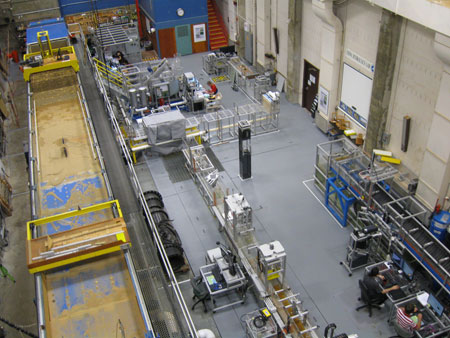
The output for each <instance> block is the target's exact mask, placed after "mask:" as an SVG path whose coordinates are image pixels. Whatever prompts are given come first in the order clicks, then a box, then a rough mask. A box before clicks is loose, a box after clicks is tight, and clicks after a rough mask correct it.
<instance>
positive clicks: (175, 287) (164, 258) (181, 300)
mask: <svg viewBox="0 0 450 338" xmlns="http://www.w3.org/2000/svg"><path fill="white" fill-rule="evenodd" d="M88 58H89V61H90V63H91V65H92V66H94V67H93V69H94V75H96V76H94V78H95V79H96V83H97V86H98V87H99V90H100V92H101V93H102V95H103V98H104V101H105V104H106V110H107V113H108V115H109V117H110V120H111V123H112V126H113V129H114V131H115V133H116V137H117V139H118V140H119V145H120V148H121V150H122V154H123V155H124V156H125V160H126V162H127V167H128V169H129V171H130V174H131V181H132V182H133V184H134V187H135V189H136V190H137V194H138V198H139V202H140V203H141V206H142V208H143V209H144V212H145V216H146V219H147V221H148V224H149V227H150V230H151V232H152V234H153V236H154V238H155V243H156V246H157V249H158V252H159V254H160V256H161V258H162V262H163V265H164V268H165V270H166V272H167V274H168V276H169V279H170V283H171V286H172V288H173V290H174V293H175V296H176V298H177V301H178V303H179V305H180V308H181V311H182V313H183V316H184V319H185V321H186V324H187V326H188V329H189V333H190V335H191V336H192V337H198V336H197V330H196V329H195V325H194V322H193V320H192V317H191V315H190V313H189V309H188V308H187V305H186V303H185V301H184V298H183V294H182V292H181V290H180V288H179V286H178V281H177V279H176V277H175V274H174V272H173V270H172V267H171V265H170V262H169V258H168V257H167V254H166V251H165V250H164V246H163V244H162V240H161V237H160V236H159V233H158V230H157V228H156V226H155V222H154V220H153V217H152V215H151V213H150V210H149V208H148V206H147V203H146V201H145V197H144V193H143V191H142V187H141V185H140V184H139V180H138V177H137V174H136V171H135V170H134V166H133V162H132V159H131V156H130V153H129V151H128V148H127V146H126V143H125V140H124V139H123V136H122V133H121V130H120V126H119V124H118V122H117V119H116V117H115V115H114V111H113V108H112V106H111V102H110V100H109V98H108V96H107V91H106V89H105V86H104V84H103V82H102V81H100V79H99V77H100V76H101V75H100V72H99V70H98V68H97V67H96V66H95V64H94V62H95V61H94V60H95V59H93V58H92V57H91V56H90V55H89V53H88Z"/></svg>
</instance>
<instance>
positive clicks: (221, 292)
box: [200, 258, 247, 312]
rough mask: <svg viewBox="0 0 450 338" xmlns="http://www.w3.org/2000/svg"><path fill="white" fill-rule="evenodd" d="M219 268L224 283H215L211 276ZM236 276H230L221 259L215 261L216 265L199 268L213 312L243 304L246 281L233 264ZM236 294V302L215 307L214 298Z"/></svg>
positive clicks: (238, 267)
mask: <svg viewBox="0 0 450 338" xmlns="http://www.w3.org/2000/svg"><path fill="white" fill-rule="evenodd" d="M216 265H218V266H219V269H220V273H221V275H222V276H223V278H224V281H225V282H224V283H217V282H216V281H215V278H214V275H213V272H212V271H213V269H214V268H215V267H216ZM235 267H236V274H235V275H234V276H232V275H231V273H230V271H229V269H230V267H229V265H228V263H227V262H226V261H225V259H223V258H218V259H216V263H213V264H208V265H204V266H202V267H200V274H201V275H202V278H203V281H204V282H205V284H206V287H207V289H208V293H209V295H210V296H211V305H212V309H213V312H216V311H217V310H221V309H225V308H227V307H230V306H233V305H236V304H243V303H244V302H245V291H246V286H247V280H246V278H245V276H244V273H243V272H242V269H241V268H240V266H239V265H238V264H235ZM234 292H236V293H237V295H238V296H239V299H238V300H236V301H230V302H229V303H227V304H224V305H220V306H216V298H218V297H221V296H225V295H229V294H232V293H234Z"/></svg>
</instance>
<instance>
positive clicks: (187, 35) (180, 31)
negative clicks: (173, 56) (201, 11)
mask: <svg viewBox="0 0 450 338" xmlns="http://www.w3.org/2000/svg"><path fill="white" fill-rule="evenodd" d="M175 37H176V40H177V53H178V55H187V54H192V42H191V25H182V26H176V27H175Z"/></svg>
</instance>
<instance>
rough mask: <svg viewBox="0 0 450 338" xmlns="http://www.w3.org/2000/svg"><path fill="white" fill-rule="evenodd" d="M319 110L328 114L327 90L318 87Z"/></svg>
mask: <svg viewBox="0 0 450 338" xmlns="http://www.w3.org/2000/svg"><path fill="white" fill-rule="evenodd" d="M319 111H321V112H322V113H324V114H328V90H326V89H325V88H323V87H322V86H320V87H319Z"/></svg>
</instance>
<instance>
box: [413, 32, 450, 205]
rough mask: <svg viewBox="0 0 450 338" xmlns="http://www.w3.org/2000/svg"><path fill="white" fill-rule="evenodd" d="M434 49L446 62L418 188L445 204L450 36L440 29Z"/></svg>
mask: <svg viewBox="0 0 450 338" xmlns="http://www.w3.org/2000/svg"><path fill="white" fill-rule="evenodd" d="M434 51H435V53H436V55H437V56H438V57H439V59H441V61H442V62H443V63H444V71H443V73H442V78H441V84H440V88H439V93H438V97H437V100H436V106H435V109H434V114H433V116H432V117H431V118H432V121H431V127H430V131H429V134H428V142H427V147H426V149H425V154H424V157H423V162H422V169H421V171H420V176H419V184H418V186H417V192H416V195H417V197H418V198H419V199H420V200H421V201H422V202H423V203H424V204H426V205H427V206H428V207H430V208H433V207H434V205H435V203H436V200H437V199H438V198H439V200H440V202H441V206H442V203H443V199H444V197H445V196H449V197H450V147H449V145H450V95H449V93H450V37H449V36H446V35H443V34H439V33H436V35H435V38H434Z"/></svg>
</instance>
